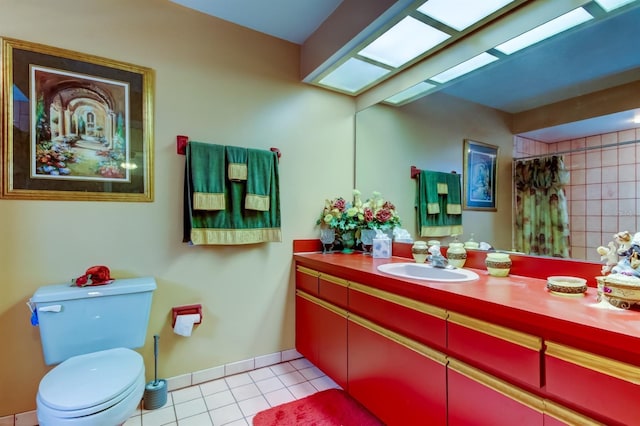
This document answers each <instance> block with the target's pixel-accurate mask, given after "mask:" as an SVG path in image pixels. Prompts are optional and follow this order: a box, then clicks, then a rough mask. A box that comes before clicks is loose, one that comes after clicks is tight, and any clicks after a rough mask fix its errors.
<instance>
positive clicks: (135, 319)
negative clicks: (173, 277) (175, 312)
mask: <svg viewBox="0 0 640 426" xmlns="http://www.w3.org/2000/svg"><path fill="white" fill-rule="evenodd" d="M156 287H157V286H156V282H155V279H153V278H152V277H141V278H123V279H116V280H115V281H114V282H112V283H111V284H107V285H101V286H92V287H76V286H71V285H70V284H69V283H66V284H55V285H49V286H44V287H40V288H39V289H38V290H36V292H35V293H34V294H33V297H32V298H31V304H32V306H33V308H34V310H35V311H36V312H37V314H38V323H39V327H40V340H41V341H42V351H43V353H44V360H45V363H46V364H47V365H51V364H57V363H60V362H62V361H64V360H66V359H67V358H70V357H72V356H75V355H80V354H85V353H90V352H96V351H101V350H105V349H111V348H118V347H124V348H139V347H141V346H142V345H143V344H144V341H145V338H146V334H147V325H148V323H149V313H150V311H151V296H152V294H153V291H154V290H155V289H156Z"/></svg>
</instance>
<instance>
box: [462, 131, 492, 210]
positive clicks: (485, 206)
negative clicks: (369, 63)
mask: <svg viewBox="0 0 640 426" xmlns="http://www.w3.org/2000/svg"><path fill="white" fill-rule="evenodd" d="M463 163H464V165H463V167H464V168H463V191H462V192H463V203H462V206H463V208H464V209H465V210H488V211H496V210H497V200H496V193H497V192H496V189H497V184H498V182H497V170H498V147H497V146H494V145H489V144H486V143H483V142H477V141H472V140H470V139H465V140H464V154H463Z"/></svg>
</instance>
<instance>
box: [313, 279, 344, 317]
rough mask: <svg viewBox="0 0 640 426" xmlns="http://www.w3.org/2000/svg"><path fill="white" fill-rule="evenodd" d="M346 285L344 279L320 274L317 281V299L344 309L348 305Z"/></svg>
mask: <svg viewBox="0 0 640 426" xmlns="http://www.w3.org/2000/svg"><path fill="white" fill-rule="evenodd" d="M347 284H348V282H347V280H345V279H342V278H338V277H334V276H333V275H329V274H325V273H322V272H321V273H320V277H319V281H318V294H319V297H320V298H322V299H324V300H326V301H328V302H331V303H334V304H336V305H338V306H340V307H341V308H346V307H347V305H348V303H347V300H348V299H347V298H348V290H347Z"/></svg>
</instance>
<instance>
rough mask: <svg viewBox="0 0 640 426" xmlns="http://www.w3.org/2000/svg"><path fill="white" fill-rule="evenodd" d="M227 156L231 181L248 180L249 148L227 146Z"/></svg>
mask: <svg viewBox="0 0 640 426" xmlns="http://www.w3.org/2000/svg"><path fill="white" fill-rule="evenodd" d="M226 154H227V177H228V178H229V180H235V181H238V180H247V148H241V147H239V146H227V147H226Z"/></svg>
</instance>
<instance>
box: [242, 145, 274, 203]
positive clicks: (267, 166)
mask: <svg viewBox="0 0 640 426" xmlns="http://www.w3.org/2000/svg"><path fill="white" fill-rule="evenodd" d="M247 154H248V157H249V158H248V166H247V169H248V177H247V196H246V198H245V204H244V207H245V208H246V209H249V210H260V211H268V210H269V206H270V193H271V190H272V188H271V179H272V177H273V169H274V167H277V163H278V156H277V154H276V153H274V152H271V151H265V150H260V149H251V148H249V149H247Z"/></svg>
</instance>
